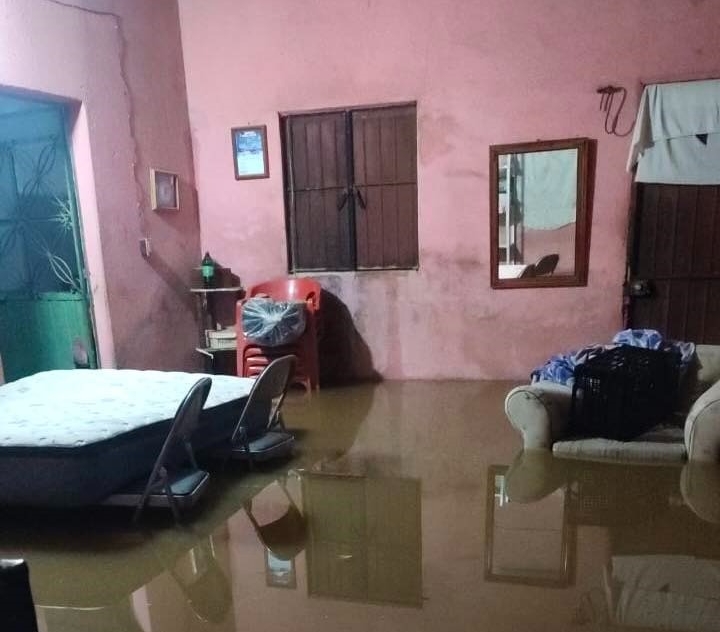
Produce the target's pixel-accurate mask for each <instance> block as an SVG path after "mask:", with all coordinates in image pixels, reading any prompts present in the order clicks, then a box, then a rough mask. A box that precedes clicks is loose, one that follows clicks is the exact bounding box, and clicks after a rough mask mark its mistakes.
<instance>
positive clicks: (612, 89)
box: [597, 86, 635, 136]
mask: <svg viewBox="0 0 720 632" xmlns="http://www.w3.org/2000/svg"><path fill="white" fill-rule="evenodd" d="M597 93H598V94H599V95H600V109H601V110H602V111H604V112H605V132H606V133H607V134H612V135H614V136H627V135H628V134H630V132H632V130H633V127H634V125H635V123H633V124H632V125H630V129H629V130H628V131H627V132H618V130H617V127H618V119H619V118H620V112H622V109H623V107H624V105H625V100H626V99H627V90H626V89H625V88H622V87H618V86H603V87H602V88H598V89H597ZM618 93H619V94H620V95H621V96H620V104H619V105H618V106H617V110H616V111H615V114H614V115H613V113H612V111H613V100H614V99H615V95H616V94H618Z"/></svg>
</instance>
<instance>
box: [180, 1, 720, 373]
mask: <svg viewBox="0 0 720 632" xmlns="http://www.w3.org/2000/svg"><path fill="white" fill-rule="evenodd" d="M179 7H180V21H181V27H182V42H183V54H184V59H185V68H186V81H187V86H188V105H189V111H190V124H191V129H192V137H193V148H194V157H195V173H196V178H197V184H198V191H199V204H200V215H201V239H202V248H203V249H209V250H210V252H211V253H212V254H213V255H215V256H216V257H217V258H219V259H220V260H221V261H222V262H223V263H224V264H225V265H229V266H232V268H233V269H234V271H236V272H237V273H239V274H240V275H241V276H242V278H243V280H244V282H245V284H246V285H248V284H252V283H254V282H256V281H259V280H262V279H266V278H269V277H273V276H275V275H282V274H283V273H285V272H286V270H287V267H286V266H287V261H286V249H285V229H284V215H283V213H284V211H283V191H282V165H281V154H280V136H279V128H278V112H287V111H298V110H305V109H312V108H325V107H337V106H352V105H363V104H373V103H388V102H400V101H408V100H417V104H418V143H419V165H418V178H419V185H418V188H419V242H420V269H419V271H417V272H414V271H413V272H369V273H357V274H353V273H343V274H327V275H323V276H322V277H320V279H321V281H322V283H323V285H324V286H325V287H327V288H328V289H329V290H331V291H332V292H333V293H335V294H336V295H338V296H339V297H340V298H341V300H342V301H343V302H344V303H345V304H346V305H347V307H348V309H349V311H350V313H351V315H352V317H353V320H354V323H355V325H356V327H357V329H358V331H359V333H360V334H361V336H362V337H363V338H364V340H365V342H366V343H367V345H368V347H369V351H370V353H371V355H372V361H373V364H374V366H375V368H376V369H377V370H378V371H379V372H380V373H381V374H383V375H384V376H385V377H388V378H403V377H406V378H440V377H451V378H459V377H470V378H500V377H512V378H522V377H524V376H527V374H528V372H529V370H530V369H531V368H532V367H533V366H535V365H537V364H538V363H540V362H542V361H543V360H544V359H545V358H546V357H547V356H549V355H550V354H551V353H553V352H556V351H560V350H563V349H568V348H573V347H577V346H580V345H583V344H586V343H590V342H594V341H605V340H607V339H608V338H609V337H610V336H611V334H612V333H614V331H615V330H617V329H618V328H619V327H620V324H621V315H620V302H621V284H622V279H623V268H624V262H625V233H626V222H627V208H628V203H629V190H630V188H629V184H630V179H629V177H628V175H627V174H626V172H625V169H624V165H625V161H626V156H627V151H628V143H629V141H628V139H627V138H618V137H612V136H607V135H606V134H605V133H604V131H603V115H602V114H601V113H600V112H599V97H598V95H597V94H596V92H595V90H596V88H598V87H599V86H602V85H605V84H608V83H613V84H618V85H622V86H625V87H626V88H627V89H628V90H629V98H628V103H629V105H628V107H627V109H626V111H625V112H624V113H623V116H622V117H621V121H620V127H621V129H623V130H624V129H627V128H628V126H629V124H630V122H631V119H632V116H633V108H634V106H635V104H636V103H637V100H638V98H639V90H640V84H641V82H643V81H645V82H652V81H659V80H671V79H672V80H675V79H682V78H699V77H707V76H718V75H720V58H719V57H718V55H717V52H716V51H717V28H716V25H717V23H718V20H720V7H718V5H717V4H716V3H712V2H709V1H703V0H657V1H656V2H653V3H648V2H626V1H625V0H607V1H606V2H600V3H599V2H592V1H590V0H585V1H579V0H545V1H544V2H542V3H539V2H536V1H534V0H456V1H454V2H437V1H436V0H415V1H413V2H410V1H408V0H384V1H382V2H379V1H377V0H367V1H366V2H358V1H357V0H333V1H332V2H330V1H325V2H323V1H320V0H312V1H309V2H296V1H295V0H247V1H245V2H241V3H239V2H236V1H234V0H206V1H205V2H202V3H201V2H197V1H196V0H179ZM246 124H266V125H267V126H268V134H269V138H268V144H269V151H270V178H269V179H267V180H257V181H245V182H236V181H235V180H234V177H233V166H232V161H231V158H230V157H231V153H230V131H229V130H230V128H231V127H233V126H238V125H246ZM580 136H587V137H590V138H594V139H597V141H598V143H597V178H596V187H595V199H594V217H593V225H592V246H591V251H590V275H589V282H588V286H587V287H583V288H558V289H537V290H532V289H528V290H501V291H497V290H492V289H490V282H489V279H490V271H489V258H490V255H489V235H488V231H489V221H488V206H489V204H488V197H489V196H488V146H489V145H491V144H495V143H512V142H521V141H529V140H535V139H552V138H568V137H580Z"/></svg>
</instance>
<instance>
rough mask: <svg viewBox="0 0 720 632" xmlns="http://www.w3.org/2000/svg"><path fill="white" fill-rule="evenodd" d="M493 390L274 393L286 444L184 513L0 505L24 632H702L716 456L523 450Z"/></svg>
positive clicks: (418, 385)
mask: <svg viewBox="0 0 720 632" xmlns="http://www.w3.org/2000/svg"><path fill="white" fill-rule="evenodd" d="M510 386H511V385H510V384H509V383H502V382H469V381H466V382H463V381H461V382H447V381H446V382H387V383H383V384H378V385H363V386H357V387H349V388H341V389H327V390H323V391H321V392H320V393H318V394H316V395H313V396H312V397H310V398H306V397H303V396H300V395H297V396H295V397H291V398H290V400H289V402H288V403H287V405H286V409H285V410H286V414H285V418H286V422H287V424H288V426H289V427H290V428H292V429H294V430H295V431H296V433H297V438H298V449H297V453H296V455H295V456H294V458H293V459H292V460H290V461H284V462H280V463H274V464H272V465H270V466H265V467H262V468H257V469H256V470H255V471H252V472H249V471H248V470H247V469H246V468H244V467H243V466H241V465H239V464H232V463H231V464H229V465H227V466H226V467H225V468H223V469H219V470H218V469H212V470H211V472H212V473H211V476H212V478H211V487H210V490H209V492H208V494H207V495H206V497H205V498H203V499H202V501H201V503H200V504H199V505H198V507H197V508H196V509H195V510H194V511H193V513H192V514H191V515H190V516H189V519H188V520H187V522H186V523H185V524H183V525H181V526H175V525H174V524H173V521H172V518H171V517H170V516H169V515H168V514H166V513H165V512H162V511H161V512H160V513H158V512H157V511H151V510H147V511H146V513H145V514H144V516H143V519H142V520H141V524H140V527H139V528H133V527H132V526H131V525H130V514H131V512H129V511H125V510H122V509H109V508H108V509H102V510H100V509H91V510H82V511H80V510H78V511H72V512H58V511H53V512H45V511H43V512H41V511H17V510H14V511H7V510H6V511H4V515H3V517H2V523H1V524H2V526H1V531H0V557H23V558H25V559H26V560H27V562H28V564H29V568H30V578H31V586H32V590H33V596H34V600H35V604H36V609H37V616H38V624H39V628H40V630H41V631H45V632H84V631H88V632H90V631H92V632H140V631H144V632H201V631H213V632H215V631H217V632H221V631H222V632H240V631H245V630H254V631H256V632H267V631H272V630H294V631H304V630H307V631H308V632H321V631H322V630H347V631H350V632H352V631H358V632H361V631H362V632H367V631H369V630H383V631H386V630H387V631H397V632H409V631H410V630H412V631H417V630H428V631H429V630H433V631H434V630H440V631H442V632H451V631H454V630H473V631H478V632H482V631H485V630H487V631H488V632H490V631H492V632H503V631H505V630H507V631H510V630H513V631H516V630H518V631H535V630H547V631H553V632H557V631H565V630H579V631H583V630H588V631H590V632H596V631H601V630H602V631H605V630H623V629H628V630H636V631H637V630H667V629H671V630H707V631H720V473H719V472H718V469H717V468H715V467H705V468H703V467H690V466H689V465H683V464H681V465H673V466H657V465H655V466H652V465H619V464H612V463H611V464H608V463H593V462H582V461H574V460H562V459H553V458H552V457H551V456H549V455H548V454H544V453H535V454H529V453H526V454H522V453H520V445H521V444H520V438H519V436H517V435H516V434H515V433H514V431H513V430H512V428H511V427H510V425H509V423H508V422H507V421H506V419H505V416H504V414H503V410H502V406H503V398H504V395H505V393H506V392H507V390H508V389H509V388H510ZM0 629H2V626H0Z"/></svg>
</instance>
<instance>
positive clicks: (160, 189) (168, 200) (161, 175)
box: [150, 169, 180, 211]
mask: <svg viewBox="0 0 720 632" xmlns="http://www.w3.org/2000/svg"><path fill="white" fill-rule="evenodd" d="M150 205H151V206H152V210H153V211H177V210H179V209H180V195H179V192H178V176H177V174H176V173H170V172H169V171H161V170H160V169H150Z"/></svg>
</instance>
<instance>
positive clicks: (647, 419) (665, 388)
mask: <svg viewBox="0 0 720 632" xmlns="http://www.w3.org/2000/svg"><path fill="white" fill-rule="evenodd" d="M679 371H680V356H679V354H677V353H673V352H668V351H656V350H654V349H643V348H640V347H630V346H627V345H623V346H620V347H616V348H614V349H609V350H608V351H603V352H601V353H599V354H598V355H596V356H594V357H592V358H590V359H589V360H587V361H586V362H585V363H584V364H580V365H578V366H577V367H575V384H574V385H573V391H572V407H571V419H570V424H571V429H572V432H573V433H574V434H576V435H580V436H587V437H605V438H607V439H618V440H620V441H629V440H631V439H633V438H635V437H637V436H638V435H640V434H642V433H643V432H646V431H647V430H649V429H650V428H652V427H653V426H654V425H656V424H657V423H659V422H660V421H663V420H664V419H667V418H668V417H669V416H670V414H671V413H672V411H673V410H674V407H675V400H676V398H677V389H678V379H679Z"/></svg>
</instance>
